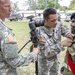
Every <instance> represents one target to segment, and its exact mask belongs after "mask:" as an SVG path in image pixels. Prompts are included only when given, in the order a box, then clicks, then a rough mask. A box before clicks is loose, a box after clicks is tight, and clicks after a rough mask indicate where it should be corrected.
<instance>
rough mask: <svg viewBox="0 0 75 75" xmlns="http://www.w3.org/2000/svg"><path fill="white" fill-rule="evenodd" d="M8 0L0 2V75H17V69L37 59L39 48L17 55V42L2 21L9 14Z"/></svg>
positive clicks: (0, 0) (9, 5)
mask: <svg viewBox="0 0 75 75" xmlns="http://www.w3.org/2000/svg"><path fill="white" fill-rule="evenodd" d="M11 11H12V8H11V4H10V0H0V75H18V74H17V67H19V66H25V65H29V64H30V62H31V61H33V60H36V59H37V54H38V53H39V51H40V50H39V48H34V49H33V52H31V53H29V54H24V55H19V54H18V47H17V42H16V40H15V38H14V34H13V33H12V31H11V30H10V29H9V28H8V27H7V26H5V24H4V23H3V21H4V20H5V18H8V17H9V16H10V14H11Z"/></svg>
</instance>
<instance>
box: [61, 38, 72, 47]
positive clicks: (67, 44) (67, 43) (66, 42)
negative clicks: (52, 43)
mask: <svg viewBox="0 0 75 75" xmlns="http://www.w3.org/2000/svg"><path fill="white" fill-rule="evenodd" d="M72 42H73V40H71V39H65V40H63V41H62V42H61V44H62V45H63V46H64V47H65V46H67V47H69V46H71V45H72Z"/></svg>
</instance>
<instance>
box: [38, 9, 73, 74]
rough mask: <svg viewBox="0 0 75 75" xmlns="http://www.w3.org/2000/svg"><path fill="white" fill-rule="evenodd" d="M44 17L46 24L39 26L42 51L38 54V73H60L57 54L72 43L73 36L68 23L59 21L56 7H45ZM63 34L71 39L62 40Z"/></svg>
mask: <svg viewBox="0 0 75 75" xmlns="http://www.w3.org/2000/svg"><path fill="white" fill-rule="evenodd" d="M43 18H44V26H41V27H39V28H37V31H38V37H39V47H40V51H41V52H40V53H39V55H38V70H39V74H38V75H48V73H49V75H58V68H59V66H58V59H57V55H58V54H59V53H60V51H63V50H64V46H70V45H71V44H72V40H73V36H72V34H71V33H70V30H69V29H68V28H67V26H66V25H63V24H62V23H60V22H58V17H57V12H56V10H55V9H53V8H47V9H45V10H44V12H43ZM61 35H63V36H65V37H67V38H70V39H66V40H63V41H61Z"/></svg>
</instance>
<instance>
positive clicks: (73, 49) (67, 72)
mask: <svg viewBox="0 0 75 75" xmlns="http://www.w3.org/2000/svg"><path fill="white" fill-rule="evenodd" d="M73 18H74V17H73ZM71 32H72V33H73V34H75V23H71ZM67 50H68V51H69V53H70V57H71V59H72V61H73V63H74V64H75V37H74V41H73V44H72V45H71V46H70V47H68V49H67ZM67 59H68V58H67V53H66V56H65V61H64V67H63V68H64V70H63V72H62V74H63V75H73V73H72V71H71V69H70V67H69V65H68V61H67Z"/></svg>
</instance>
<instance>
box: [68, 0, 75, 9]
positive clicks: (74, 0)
mask: <svg viewBox="0 0 75 75" xmlns="http://www.w3.org/2000/svg"><path fill="white" fill-rule="evenodd" d="M69 9H70V10H75V0H72V1H71V3H70V6H69Z"/></svg>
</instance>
